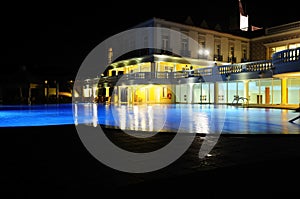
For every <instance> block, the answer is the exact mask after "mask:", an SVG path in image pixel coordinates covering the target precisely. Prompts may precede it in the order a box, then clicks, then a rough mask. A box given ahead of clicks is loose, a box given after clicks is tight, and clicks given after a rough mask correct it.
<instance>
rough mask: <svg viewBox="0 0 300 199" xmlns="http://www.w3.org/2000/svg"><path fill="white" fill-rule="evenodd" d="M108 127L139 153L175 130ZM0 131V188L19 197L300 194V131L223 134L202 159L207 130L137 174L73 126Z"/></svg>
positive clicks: (109, 132)
mask: <svg viewBox="0 0 300 199" xmlns="http://www.w3.org/2000/svg"><path fill="white" fill-rule="evenodd" d="M295 125H298V124H295ZM299 128H300V126H299ZM103 130H104V131H105V133H106V135H107V136H108V137H109V138H110V139H111V140H112V141H113V142H114V143H116V145H119V146H120V147H123V148H127V149H128V150H129V149H130V150H136V151H137V152H138V151H140V152H142V151H150V150H155V149H157V148H158V147H162V146H164V145H165V144H166V143H168V142H169V141H170V140H171V139H172V138H173V136H174V134H173V133H159V134H158V135H156V136H154V137H153V138H147V139H144V140H143V141H141V140H137V139H132V138H131V137H130V136H128V135H126V134H123V133H122V132H120V131H119V130H117V129H110V128H104V129H103ZM0 132H1V135H2V139H1V140H0V142H1V143H0V147H1V150H0V157H1V170H0V171H1V173H0V183H1V184H0V187H1V188H0V193H1V194H9V195H10V196H17V197H18V198H61V197H63V198H74V197H79V198H95V197H97V198H107V197H113V196H121V197H125V196H126V197H127V196H129V197H131V198H132V197H134V198H144V197H151V198H153V197H156V198H157V197H158V198H182V197H184V198H189V197H196V196H199V197H200V198H233V197H235V198H262V197H264V198H266V197H268V198H270V197H274V196H277V197H278V196H279V197H280V196H282V197H284V198H289V197H292V196H296V197H297V196H299V194H300V190H299V181H300V135H298V134H276V135H270V134H221V136H220V138H219V140H218V142H217V144H216V145H215V146H214V148H213V149H212V150H211V152H210V153H209V154H210V155H211V156H209V157H206V158H204V159H200V158H199V156H198V152H199V149H200V146H201V143H202V142H203V138H204V137H203V135H197V136H196V137H195V139H194V141H193V143H192V145H191V146H190V147H189V149H188V150H187V151H186V152H185V153H184V154H183V155H182V156H181V157H180V158H179V159H177V160H176V161H175V162H173V163H172V164H170V165H169V166H167V167H165V168H163V169H160V170H157V171H153V172H150V173H140V174H137V173H135V174H134V173H126V172H121V171H117V170H114V169H112V168H109V167H107V166H105V165H104V164H102V163H101V162H99V161H98V160H96V159H95V158H94V157H93V156H92V155H91V154H90V153H89V152H88V151H87V149H86V148H85V147H84V145H83V144H82V142H81V140H80V138H79V136H78V134H77V131H76V128H75V126H74V125H60V126H48V127H16V128H1V129H0ZM107 194H108V195H107ZM182 194H184V195H183V196H182Z"/></svg>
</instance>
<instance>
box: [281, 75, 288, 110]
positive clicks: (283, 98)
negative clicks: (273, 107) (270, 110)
mask: <svg viewBox="0 0 300 199" xmlns="http://www.w3.org/2000/svg"><path fill="white" fill-rule="evenodd" d="M287 96H288V88H287V78H282V79H281V104H282V105H285V104H287V103H288V98H287Z"/></svg>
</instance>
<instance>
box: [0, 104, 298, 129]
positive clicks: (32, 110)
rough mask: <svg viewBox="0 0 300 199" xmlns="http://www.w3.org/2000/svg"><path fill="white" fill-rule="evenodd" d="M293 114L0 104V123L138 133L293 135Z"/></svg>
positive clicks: (192, 106)
mask: <svg viewBox="0 0 300 199" xmlns="http://www.w3.org/2000/svg"><path fill="white" fill-rule="evenodd" d="M295 116H296V113H294V112H293V111H292V110H285V109H267V108H239V107H234V106H226V105H217V106H216V105H201V104H157V105H103V104H94V103H82V104H48V105H1V106H0V127H20V126H21V127H22V126H47V125H68V124H76V125H77V124H87V125H93V126H96V125H98V124H101V125H104V126H112V127H117V128H121V129H128V130H140V131H178V129H179V128H180V129H181V131H184V132H196V133H210V132H213V131H216V130H221V131H222V133H235V134H236V133H242V134H257V133H264V134H299V133H300V125H299V124H298V123H290V122H288V121H289V120H290V119H291V118H294V117H295Z"/></svg>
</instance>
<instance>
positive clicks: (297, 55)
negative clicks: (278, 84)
mask: <svg viewBox="0 0 300 199" xmlns="http://www.w3.org/2000/svg"><path fill="white" fill-rule="evenodd" d="M272 60H273V64H274V65H276V64H283V63H289V62H295V61H299V60H300V48H295V49H287V50H283V51H280V52H276V53H274V54H273V56H272Z"/></svg>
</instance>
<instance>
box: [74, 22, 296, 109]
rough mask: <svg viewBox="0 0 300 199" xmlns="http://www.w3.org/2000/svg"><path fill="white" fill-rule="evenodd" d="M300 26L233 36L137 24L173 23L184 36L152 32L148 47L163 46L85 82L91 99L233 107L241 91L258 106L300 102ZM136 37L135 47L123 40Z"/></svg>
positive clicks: (119, 61)
mask: <svg viewBox="0 0 300 199" xmlns="http://www.w3.org/2000/svg"><path fill="white" fill-rule="evenodd" d="M299 25H300V22H295V23H291V24H285V25H281V26H277V27H272V28H267V29H264V31H262V30H259V31H256V32H245V31H242V32H236V33H234V34H233V33H225V32H220V31H215V30H209V29H205V28H200V27H195V26H191V25H186V24H179V23H174V22H170V21H166V20H162V19H157V18H154V19H150V20H149V21H146V22H144V23H141V24H140V25H138V26H136V27H149V26H152V27H162V28H163V27H166V28H172V29H173V30H176V31H179V32H180V33H181V36H180V38H173V37H172V34H170V32H168V30H167V29H166V31H163V32H162V33H161V36H160V37H159V38H156V39H157V41H153V40H152V39H153V38H151V34H148V35H147V34H145V38H144V43H145V45H147V42H150V41H153V42H158V43H160V45H161V49H143V50H138V51H134V52H130V54H129V55H128V56H127V57H126V56H124V57H122V59H117V60H115V61H114V62H112V63H110V64H109V67H108V68H107V70H106V71H105V73H104V74H102V75H103V76H102V77H101V78H98V79H97V78H96V79H95V80H93V81H91V80H87V81H86V83H85V84H83V91H82V92H83V93H84V96H83V97H84V98H86V99H88V98H92V99H95V98H96V99H97V101H106V100H109V101H110V103H133V104H134V103H216V104H227V103H230V104H231V103H232V101H233V100H234V98H235V96H239V97H243V98H246V99H248V100H246V101H247V102H248V103H249V104H250V105H251V104H262V105H278V104H279V105H297V104H299V100H300V99H299V96H300V89H299V88H300V70H299V64H300V48H299V47H300V29H297V28H295V27H299ZM191 39H193V40H195V41H197V45H194V44H193V42H191ZM158 40H159V41H158ZM128 42H129V43H130V44H132V45H134V41H127V40H126V41H124V44H123V45H127V44H128ZM121 45H122V44H120V46H121ZM176 49H177V50H179V52H176ZM110 50H111V49H110ZM113 50H114V49H113ZM178 55H181V56H178ZM79 90H80V89H79ZM99 99H100V100H99Z"/></svg>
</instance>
